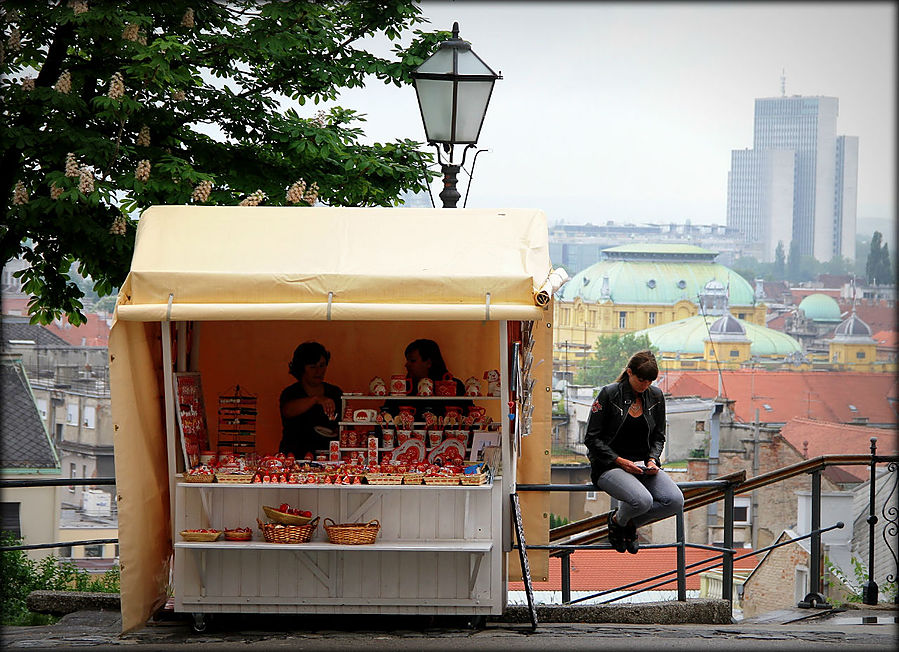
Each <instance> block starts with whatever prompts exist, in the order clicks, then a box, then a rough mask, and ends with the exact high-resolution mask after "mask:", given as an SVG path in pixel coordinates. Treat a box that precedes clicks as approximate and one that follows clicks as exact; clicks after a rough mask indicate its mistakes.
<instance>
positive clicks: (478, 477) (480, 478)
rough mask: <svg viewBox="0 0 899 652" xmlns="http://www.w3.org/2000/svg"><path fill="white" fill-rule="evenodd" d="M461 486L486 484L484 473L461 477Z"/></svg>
mask: <svg viewBox="0 0 899 652" xmlns="http://www.w3.org/2000/svg"><path fill="white" fill-rule="evenodd" d="M461 481H462V484H464V485H478V484H487V474H486V473H469V474H468V475H464V474H463V475H462V477H461Z"/></svg>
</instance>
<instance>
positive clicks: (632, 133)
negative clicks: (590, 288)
mask: <svg viewBox="0 0 899 652" xmlns="http://www.w3.org/2000/svg"><path fill="white" fill-rule="evenodd" d="M421 6H422V10H423V15H424V16H425V17H427V18H428V19H429V20H430V24H429V25H427V26H426V29H446V30H448V29H450V27H451V26H452V23H453V21H458V22H459V25H460V35H461V37H462V38H463V39H465V40H468V41H470V42H471V44H472V48H473V49H474V51H475V52H476V53H477V54H478V55H479V56H480V57H481V58H482V59H483V60H484V61H485V62H486V63H487V64H488V65H490V66H491V67H492V68H494V69H495V70H498V71H500V72H501V73H502V75H503V79H502V80H500V81H498V82H497V85H496V88H495V90H494V93H493V97H492V99H491V103H490V106H489V108H488V111H487V116H486V119H485V121H484V127H483V131H482V133H481V137H480V140H479V143H478V148H479V149H488V150H489V151H488V152H485V153H483V154H482V155H480V156H479V157H478V161H477V167H476V168H475V170H474V180H473V183H472V184H471V188H470V191H469V188H468V181H469V179H468V176H467V175H466V174H465V173H462V174H460V182H459V187H460V190H461V192H462V195H463V198H464V197H465V193H466V191H469V198H468V207H470V208H476V207H490V206H507V207H537V208H542V209H543V210H545V211H546V212H547V215H548V216H549V218H550V221H551V222H558V221H563V220H564V221H567V222H569V223H578V222H589V221H593V222H594V223H604V222H605V221H606V220H616V221H618V222H634V223H645V222H659V221H677V222H683V221H685V220H691V221H692V222H694V223H698V224H709V223H718V224H724V223H725V222H726V208H727V201H726V197H727V173H728V170H729V169H730V156H731V151H733V150H737V149H742V148H749V147H752V144H753V134H752V124H753V106H754V101H755V100H756V99H757V98H764V97H779V96H780V95H781V84H782V80H781V77H782V76H784V77H785V78H786V82H785V94H786V95H787V96H792V95H804V96H831V97H836V98H838V99H839V103H840V105H839V109H840V114H839V131H840V134H847V135H853V136H857V137H858V138H859V166H858V218H859V232H860V233H863V232H864V231H863V229H864V226H865V224H866V223H867V222H866V220H870V219H874V220H882V221H886V223H887V224H891V223H892V222H893V221H894V219H895V203H896V197H895V181H894V179H895V173H896V165H895V153H896V148H895V140H896V138H895V71H896V67H895V62H894V60H895V49H896V30H895V18H896V7H895V5H892V4H889V3H853V4H848V3H832V4H826V5H820V6H819V5H806V4H786V3H779V4H777V5H770V4H746V5H742V4H722V5H718V4H705V3H684V4H648V3H638V4H627V3H622V4H619V3H595V4H593V3H552V4H551V5H550V4H544V3H514V2H513V3H488V2H485V3H480V2H479V3H472V2H423V3H422V4H421ZM760 34H764V35H765V38H764V39H762V40H759V38H758V37H759V35H760ZM756 44H759V45H762V47H757V48H756ZM753 48H755V49H753ZM385 51H386V46H385ZM336 104H340V105H342V106H347V107H350V108H354V109H356V110H358V111H360V112H361V113H364V114H366V117H367V121H366V122H365V123H364V124H363V127H364V130H365V132H366V135H367V137H368V139H369V140H370V141H373V142H385V141H391V140H394V139H396V138H410V139H414V140H418V141H422V140H423V139H424V130H423V127H422V125H421V118H420V115H419V113H418V107H417V103H416V99H415V93H414V91H413V90H412V89H411V88H396V87H384V86H381V85H380V84H378V83H377V82H371V83H369V85H368V86H367V87H366V88H364V89H352V90H347V91H345V92H344V93H342V94H341V96H340V98H338V101H337V102H336ZM317 108H320V107H317ZM310 110H311V109H310ZM585 125H586V127H587V128H585ZM431 151H433V149H431ZM471 158H472V157H471V155H469V157H468V163H467V165H466V167H468V168H469V170H470V161H471ZM432 190H433V194H434V196H435V198H436V195H437V192H438V191H439V181H438V182H435V184H433V186H432ZM437 201H438V203H439V200H437ZM461 204H462V202H461V201H460V206H461Z"/></svg>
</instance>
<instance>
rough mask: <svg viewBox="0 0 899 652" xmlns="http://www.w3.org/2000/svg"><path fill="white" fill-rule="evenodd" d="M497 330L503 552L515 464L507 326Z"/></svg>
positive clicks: (507, 538) (508, 539)
mask: <svg viewBox="0 0 899 652" xmlns="http://www.w3.org/2000/svg"><path fill="white" fill-rule="evenodd" d="M496 323H497V328H499V365H500V366H499V369H500V374H499V382H500V397H501V398H500V408H499V409H500V415H499V416H500V424H501V426H500V438H501V442H500V447H501V448H502V462H501V464H502V471H503V474H502V476H501V477H502V482H503V501H502V504H503V505H502V510H503V551H504V552H510V551H511V550H512V528H511V526H510V525H509V523H511V518H512V514H511V510H510V505H509V501H508V500H506V496H510V495H512V494H513V493H515V479H514V473H515V463H516V460H515V458H514V455H513V451H512V433H511V429H510V427H509V378H508V376H509V334H508V330H507V329H508V324H507V322H505V321H498V322H496Z"/></svg>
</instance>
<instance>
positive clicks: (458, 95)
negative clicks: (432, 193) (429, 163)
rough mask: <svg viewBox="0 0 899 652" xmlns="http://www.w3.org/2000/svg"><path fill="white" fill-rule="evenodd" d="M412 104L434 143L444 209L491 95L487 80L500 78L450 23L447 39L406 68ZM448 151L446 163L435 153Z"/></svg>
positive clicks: (452, 202) (453, 199)
mask: <svg viewBox="0 0 899 652" xmlns="http://www.w3.org/2000/svg"><path fill="white" fill-rule="evenodd" d="M412 79H413V81H414V83H415V94H416V95H417V96H418V107H419V109H420V110H421V119H422V122H423V123H424V126H425V135H426V137H427V140H428V144H429V145H434V146H436V147H437V160H438V162H439V163H440V168H441V172H443V190H442V191H441V192H440V199H442V200H443V207H444V208H455V207H456V203H457V202H458V201H459V197H461V195H460V194H459V191H458V190H457V189H456V181H457V177H456V175H458V174H459V170H460V169H461V168H462V166H463V165H464V164H465V154H466V153H467V152H468V149H469V148H471V147H474V146H475V143H477V141H478V136H479V135H480V133H481V125H482V124H483V123H484V115H485V114H486V113H487V104H488V103H489V102H490V95H491V94H492V93H493V84H494V83H495V82H496V80H497V79H502V75H499V74H497V73H495V72H493V70H492V69H491V68H490V66H488V65H487V64H486V63H484V61H483V60H482V59H481V58H480V57H479V56H478V55H476V54H475V53H474V51H472V49H471V44H470V43H468V42H467V41H463V40H462V39H460V38H459V23H453V37H452V38H451V39H449V40H448V41H444V42H443V43H441V44H440V45H438V46H437V52H435V53H434V54H432V55H431V56H430V57H429V58H428V59H427V60H426V61H425V62H424V63H422V64H421V65H420V66H419V67H418V68H417V69H415V71H413V72H412ZM455 145H465V149H464V150H463V151H462V161H461V162H460V163H454V162H453V147H454V146H455ZM441 149H442V150H443V153H444V154H446V155H448V157H449V158H448V159H447V160H446V161H444V160H443V158H442V155H441Z"/></svg>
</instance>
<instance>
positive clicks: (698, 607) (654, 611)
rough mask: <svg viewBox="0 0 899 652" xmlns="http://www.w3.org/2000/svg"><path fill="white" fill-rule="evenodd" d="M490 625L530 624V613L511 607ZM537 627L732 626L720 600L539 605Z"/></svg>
mask: <svg viewBox="0 0 899 652" xmlns="http://www.w3.org/2000/svg"><path fill="white" fill-rule="evenodd" d="M489 620H490V621H491V622H512V623H529V622H530V621H531V615H530V610H529V609H528V608H527V606H524V605H509V606H508V607H506V613H505V614H503V615H502V616H495V617H493V616H492V617H490V618H489ZM537 621H538V623H623V624H633V625H683V624H703V625H730V624H731V623H733V618H732V617H731V605H730V602H728V601H727V600H721V599H711V598H709V599H706V598H699V599H691V600H687V601H686V602H678V601H676V600H671V601H666V602H642V603H637V604H603V605H570V606H565V605H538V606H537Z"/></svg>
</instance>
